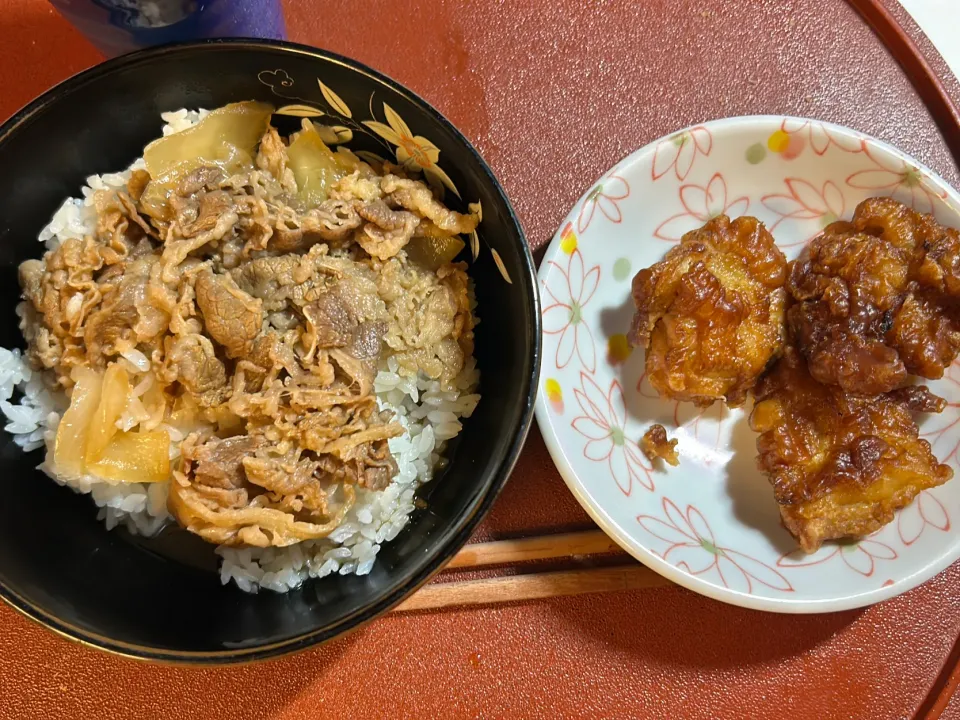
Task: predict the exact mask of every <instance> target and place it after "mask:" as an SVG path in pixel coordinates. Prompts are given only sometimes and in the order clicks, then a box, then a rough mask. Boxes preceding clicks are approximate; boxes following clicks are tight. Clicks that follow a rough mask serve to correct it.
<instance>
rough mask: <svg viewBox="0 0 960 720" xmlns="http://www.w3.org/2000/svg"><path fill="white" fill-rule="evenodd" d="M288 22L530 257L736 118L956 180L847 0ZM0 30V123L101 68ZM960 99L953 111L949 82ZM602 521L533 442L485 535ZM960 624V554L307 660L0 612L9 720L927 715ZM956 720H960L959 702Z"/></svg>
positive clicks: (429, 7)
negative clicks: (440, 152)
mask: <svg viewBox="0 0 960 720" xmlns="http://www.w3.org/2000/svg"><path fill="white" fill-rule="evenodd" d="M890 5H891V9H893V10H895V12H896V14H897V16H898V18H900V19H901V20H902V21H903V22H904V23H905V24H907V25H908V26H909V29H910V32H911V33H912V34H913V35H914V36H915V37H917V36H918V35H919V31H918V30H917V28H916V26H915V25H913V24H912V22H910V21H909V19H908V18H907V16H906V13H904V12H903V11H902V10H901V9H900V8H899V6H894V5H893V3H892V0H891V2H890ZM286 9H287V23H288V29H289V34H290V37H291V38H292V39H294V40H298V41H301V42H306V43H310V44H313V45H317V46H320V47H324V48H327V49H330V50H334V51H336V52H340V53H343V54H345V55H349V56H352V57H354V58H356V59H358V60H361V61H363V62H365V63H368V64H369V65H371V66H373V67H375V68H377V69H378V70H381V71H383V72H385V73H387V74H388V75H391V76H392V77H394V78H396V79H397V80H399V81H400V82H402V83H404V84H406V85H407V86H408V87H410V88H412V89H413V90H414V91H416V92H417V93H419V94H420V95H422V96H423V97H425V98H426V99H427V100H428V101H430V102H431V103H433V104H434V105H435V106H436V107H437V108H439V109H440V111H441V112H443V113H444V114H446V115H447V117H449V118H450V119H451V120H452V121H453V122H454V123H455V124H456V125H457V126H458V127H459V128H460V129H461V130H462V131H463V132H464V133H465V134H466V135H467V137H469V138H470V139H471V140H472V141H473V142H474V143H475V144H476V145H477V147H478V148H479V149H480V151H481V153H482V154H483V155H484V157H485V158H486V159H487V161H488V162H489V163H490V165H491V166H492V167H493V169H494V171H495V172H496V173H497V175H498V176H499V178H500V179H501V181H502V182H503V183H504V185H505V187H506V190H507V192H508V194H509V195H510V197H511V198H512V200H513V202H514V204H515V206H516V209H517V211H518V213H519V215H520V218H521V220H522V222H523V225H524V227H525V229H526V232H527V234H528V237H529V239H530V243H531V245H532V246H533V248H534V249H539V248H542V247H543V246H544V245H545V244H546V243H547V242H548V241H549V239H550V237H551V235H552V234H553V232H554V230H555V228H556V227H557V225H558V223H559V222H560V220H561V218H562V217H563V216H564V214H565V213H566V211H567V209H568V208H569V207H570V206H571V205H572V203H573V202H574V201H575V200H576V198H577V197H579V195H580V194H581V192H582V191H583V190H584V188H586V187H587V185H588V184H589V183H590V182H592V181H593V180H594V179H595V178H596V177H598V176H599V175H600V174H601V173H602V172H603V171H604V170H605V169H606V168H607V167H609V166H610V165H612V164H613V163H614V162H616V161H617V160H618V159H619V158H620V157H622V156H624V155H626V154H627V153H629V152H630V151H632V150H634V149H636V148H638V147H640V146H642V145H644V144H646V143H647V142H649V141H650V140H653V139H655V138H657V137H659V136H661V135H664V134H666V133H669V132H671V131H673V130H675V129H677V128H679V127H682V126H685V125H688V124H691V123H694V122H698V121H702V120H707V119H711V118H718V117H724V116H730V115H740V114H751V113H789V114H796V115H811V116H817V117H820V118H822V119H825V120H832V121H835V122H839V123H843V124H846V125H850V126H853V127H855V128H857V129H859V130H862V131H865V132H867V133H871V134H873V135H876V136H878V137H880V138H883V139H884V140H887V141H889V142H891V143H893V144H895V145H897V146H899V147H901V148H902V149H903V150H905V151H906V152H908V153H911V154H912V155H914V156H916V157H917V158H919V159H920V160H922V161H923V162H925V163H927V164H928V165H930V166H931V167H933V168H934V169H935V170H937V171H938V172H940V173H941V174H942V175H943V176H944V177H946V178H947V180H948V181H950V182H951V183H952V184H954V185H958V184H960V183H958V180H960V174H958V170H957V167H956V166H955V165H954V164H953V162H952V161H951V160H950V158H949V155H948V153H947V150H946V147H945V145H944V143H943V140H942V138H941V137H940V136H939V134H938V132H937V129H936V127H935V126H934V124H933V122H932V120H931V119H930V116H929V115H928V113H927V112H926V111H925V109H924V107H923V105H922V103H921V101H920V99H919V98H918V97H917V95H916V93H915V92H914V91H913V90H912V88H911V86H910V84H909V83H908V81H907V79H906V78H905V76H904V75H903V74H902V73H901V71H900V70H899V68H898V66H897V65H896V63H895V62H894V60H893V59H892V58H891V57H890V56H889V55H888V54H887V52H886V51H885V50H884V48H883V47H882V45H881V44H880V43H879V41H878V40H877V39H876V38H875V37H874V36H873V34H872V33H871V32H870V30H869V29H868V28H867V27H866V26H865V25H864V24H863V22H862V21H861V20H860V19H859V17H858V16H857V15H856V14H855V13H854V12H853V11H852V10H851V9H850V8H849V7H848V6H847V5H846V4H845V3H844V2H843V1H842V0H763V1H760V0H756V1H754V0H728V1H726V2H724V0H676V1H674V2H667V1H666V0H664V1H661V0H643V1H642V2H640V1H637V0H633V1H630V0H619V1H614V0H609V1H606V2H597V1H593V0H591V1H590V2H584V1H583V0H562V1H560V2H552V3H548V2H546V1H545V0H544V1H543V2H531V1H530V0H527V1H525V2H524V1H522V0H498V1H495V0H472V1H471V2H453V1H447V0H433V1H430V2H418V1H417V0H389V1H388V0H354V1H353V2H349V3H348V2H332V1H330V2H327V1H311V0H288V2H287V3H286ZM0 37H2V38H3V40H2V42H0V117H6V116H8V115H10V114H11V113H13V112H14V111H15V110H16V109H17V108H18V107H20V106H21V105H22V104H24V103H26V102H27V101H29V100H30V99H31V98H33V97H34V96H35V95H37V94H39V93H41V92H42V91H44V90H46V89H47V88H48V87H49V86H51V85H53V84H54V83H56V82H58V81H60V80H62V79H63V78H65V77H67V76H68V75H70V74H72V73H74V72H76V71H78V70H81V69H83V68H86V67H88V66H90V65H92V64H94V63H96V62H97V61H98V60H99V59H100V56H99V55H98V53H97V52H96V51H95V50H94V49H93V48H92V47H91V46H90V45H89V44H87V42H86V41H85V40H84V39H83V38H82V37H81V36H80V35H79V34H77V33H76V32H75V31H74V30H73V29H72V28H71V27H70V26H69V25H67V24H66V23H65V22H64V21H62V20H61V19H60V17H59V16H58V15H56V14H55V13H54V12H53V11H52V10H51V9H50V8H49V6H48V5H47V4H46V3H45V2H44V1H43V0H4V2H3V4H2V6H0ZM919 40H920V41H921V43H922V45H923V47H924V49H925V50H926V51H927V52H928V53H931V54H932V57H931V60H932V61H933V64H934V66H935V68H936V69H937V70H938V71H939V72H940V73H941V75H942V76H946V75H948V73H947V72H946V69H945V65H944V63H943V62H942V60H941V59H940V58H939V56H935V53H933V51H932V47H931V46H930V45H929V43H927V42H926V41H925V39H924V38H922V37H921V38H919ZM948 89H949V91H950V92H951V93H952V94H953V96H954V97H955V98H960V87H958V85H957V83H956V81H955V80H954V79H952V78H950V79H949V80H948ZM5 501H6V502H9V501H12V500H11V499H7V500H5ZM588 525H589V521H588V520H587V517H586V515H585V514H584V513H583V511H582V510H581V509H580V508H579V506H578V505H577V504H576V502H575V501H574V500H573V498H572V496H571V495H570V494H569V493H568V492H567V490H566V488H565V486H564V485H563V482H562V481H561V479H560V476H559V475H558V474H557V472H556V470H555V469H554V467H553V465H552V463H551V461H550V457H549V456H548V454H547V451H546V449H545V447H544V444H543V442H542V440H541V438H540V436H539V434H538V433H537V431H536V429H534V431H533V432H532V433H531V436H530V439H529V441H528V443H527V447H526V449H525V450H524V453H523V456H522V458H521V460H520V463H519V465H518V467H517V469H516V471H515V473H514V475H513V478H512V479H511V481H510V483H509V484H508V486H507V488H506V490H505V491H504V492H503V495H502V496H501V498H500V500H499V501H498V502H497V504H496V506H495V507H494V510H493V512H492V513H491V514H490V516H489V517H488V518H487V520H486V521H485V522H484V523H483V525H482V526H481V529H480V530H479V531H478V534H477V537H478V538H480V539H489V538H500V537H514V536H518V535H523V534H530V533H534V532H539V531H553V530H559V529H571V528H578V527H587V526H588ZM157 612H162V611H161V610H160V609H158V608H144V613H145V615H147V616H149V615H150V614H152V613H157ZM158 621H159V620H158ZM958 633H960V565H954V566H953V567H952V568H950V569H948V570H947V571H945V572H944V573H942V574H941V575H940V576H938V577H937V578H935V579H933V580H931V581H930V582H928V583H926V584H925V585H924V586H922V587H920V588H918V589H916V590H914V591H912V592H909V593H907V594H906V595H903V596H901V597H899V598H897V599H895V600H891V601H889V602H886V603H882V604H880V605H878V606H875V607H872V608H869V609H867V610H863V611H851V612H843V613H837V614H832V615H820V616H808V617H791V616H777V615H768V614H763V613H759V612H753V611H748V610H741V609H738V608H734V607H728V606H726V605H722V604H720V603H717V602H713V601H710V600H707V599H705V598H702V597H699V596H697V595H694V594H692V593H690V592H687V591H685V590H681V589H679V588H675V587H668V588H662V589H656V590H644V591H636V592H622V593H612V594H607V595H598V596H582V597H577V598H566V599H557V600H548V601H541V602H535V603H526V604H518V605H513V606H503V607H489V608H483V609H468V610H458V611H446V612H438V613H427V614H413V615H393V616H389V617H386V618H383V619H381V620H379V621H377V622H375V623H373V624H372V625H370V626H368V627H367V628H365V629H363V630H361V631H360V632H357V633H355V634H354V635H352V636H350V637H347V638H345V639H342V640H340V641H337V642H333V643H331V644H329V645H326V646H325V647H322V648H318V649H315V650H312V651H307V652H304V653H301V654H298V655H296V656H293V657H288V658H285V659H282V660H278V661H274V662H269V663H265V664H259V665H254V666H247V667H235V668H225V669H209V670H196V669H188V668H172V667H159V666H153V665H146V664H140V663H136V662H133V661H129V660H124V659H120V658H116V657H112V656H108V655H105V654H102V653H99V652H95V651H93V650H89V649H86V648H83V647H80V646H78V645H75V644H72V643H69V642H67V641H66V640H63V639H61V638H59V637H56V636H54V635H53V634H51V633H49V632H47V631H46V630H43V629H42V628H40V627H39V626H37V625H35V624H33V623H31V622H29V621H28V620H26V619H24V618H23V617H21V616H20V615H18V614H17V613H15V612H14V611H12V610H10V609H9V608H7V607H5V606H4V607H0V716H2V717H5V718H18V719H20V718H54V717H56V718H81V717H90V718H104V717H143V718H153V719H155V720H160V719H161V718H174V717H176V718H187V717H190V718H204V719H210V720H214V719H218V718H235V717H272V718H283V719H285V720H287V719H290V720H292V719H293V718H318V717H321V716H346V717H364V718H374V717H418V718H426V717H445V718H450V717H490V718H494V717H508V716H509V717H520V716H522V717H527V718H539V717H543V718H547V717H550V718H553V717H561V716H563V717H579V716H595V717H651V718H661V717H668V718H718V717H746V716H749V717H755V718H761V717H764V718H766V717H770V718H778V719H780V720H786V719H788V718H824V719H825V718H870V719H871V720H873V719H877V720H885V719H887V718H907V717H912V716H913V715H914V713H915V712H917V711H918V709H923V703H924V698H925V697H926V695H927V693H928V691H929V689H930V687H931V686H932V684H933V683H934V682H935V681H936V679H937V677H938V675H940V673H941V670H942V668H943V666H944V663H945V662H946V660H947V658H948V655H949V654H950V652H951V648H952V647H953V644H954V641H955V639H956V638H957V636H958ZM944 717H953V718H960V705H958V702H957V701H956V700H954V701H953V703H952V705H951V707H950V709H949V710H948V711H947V713H946V714H945V715H944Z"/></svg>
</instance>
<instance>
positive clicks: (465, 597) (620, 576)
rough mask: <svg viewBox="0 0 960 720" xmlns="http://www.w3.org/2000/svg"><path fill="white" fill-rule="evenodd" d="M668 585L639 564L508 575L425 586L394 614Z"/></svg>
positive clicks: (404, 602)
mask: <svg viewBox="0 0 960 720" xmlns="http://www.w3.org/2000/svg"><path fill="white" fill-rule="evenodd" d="M667 584H669V581H668V580H666V579H664V578H662V577H660V576H659V575H657V574H656V573H655V572H653V570H650V569H649V568H646V567H644V566H643V565H639V564H637V565H625V566H620V567H602V568H589V569H584V570H561V571H559V572H545V573H532V574H529V575H509V576H506V577H497V578H486V579H483V580H466V581H464V582H449V583H433V584H431V585H425V586H424V587H422V588H420V590H419V591H418V592H416V593H415V594H413V595H411V596H410V597H409V598H407V599H406V600H404V601H403V602H402V603H400V604H399V605H397V607H395V608H394V609H393V611H394V612H409V611H411V610H431V609H435V608H442V607H450V606H453V605H461V606H463V605H489V604H494V603H505V602H517V601H519V600H536V599H539V598H550V597H564V596H569V595H583V594H585V593H595V592H612V591H614V590H636V589H639V588H652V587H660V586H662V585H667Z"/></svg>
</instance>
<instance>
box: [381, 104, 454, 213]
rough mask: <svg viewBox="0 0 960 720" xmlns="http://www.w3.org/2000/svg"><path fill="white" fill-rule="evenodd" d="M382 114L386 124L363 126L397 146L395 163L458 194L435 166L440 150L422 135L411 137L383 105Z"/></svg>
mask: <svg viewBox="0 0 960 720" xmlns="http://www.w3.org/2000/svg"><path fill="white" fill-rule="evenodd" d="M383 114H384V115H385V116H386V118H387V123H388V124H386V125H385V124H383V123H382V122H377V121H376V120H364V122H363V124H364V125H366V126H367V127H368V128H370V129H371V130H373V132H375V133H376V134H377V135H379V136H380V137H382V138H383V139H384V140H386V141H387V142H388V143H390V144H391V145H395V146H396V153H397V162H398V163H399V164H400V165H403V167H404V168H406V169H407V170H422V171H423V173H424V174H425V175H426V176H427V178H428V179H433V180H436V181H439V182H440V183H441V184H442V185H443V186H444V187H446V188H447V189H448V190H450V191H451V192H453V193H454V194H455V195H456V196H457V197H460V193H459V191H458V190H457V188H456V186H455V185H454V184H453V181H452V180H451V179H450V177H449V176H448V175H447V174H446V173H445V172H444V171H443V170H442V169H441V168H440V166H439V165H437V161H438V160H439V159H440V149H439V148H438V147H437V146H436V145H434V144H433V143H432V142H430V141H429V140H428V139H427V138H425V137H423V136H422V135H414V134H413V132H412V131H411V130H410V127H409V126H408V125H407V123H405V122H404V120H403V118H402V117H400V116H399V115H398V114H397V112H396V111H395V110H394V109H393V108H392V107H390V106H389V105H387V103H384V104H383Z"/></svg>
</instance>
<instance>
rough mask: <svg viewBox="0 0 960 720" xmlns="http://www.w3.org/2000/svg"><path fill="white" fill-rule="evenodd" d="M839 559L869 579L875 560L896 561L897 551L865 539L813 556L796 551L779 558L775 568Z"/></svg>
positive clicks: (828, 549) (815, 563) (825, 549)
mask: <svg viewBox="0 0 960 720" xmlns="http://www.w3.org/2000/svg"><path fill="white" fill-rule="evenodd" d="M838 557H839V558H840V559H841V560H843V562H844V563H845V564H846V566H847V567H848V568H850V569H851V570H855V571H856V572H858V573H860V574H861V575H863V576H864V577H871V576H872V575H873V571H874V569H875V568H876V561H877V560H896V559H897V551H896V550H894V549H893V548H892V547H890V546H889V545H886V544H884V543H882V542H878V541H877V540H870V539H869V538H865V539H863V540H859V541H857V542H851V543H847V542H844V543H838V544H835V545H833V546H831V547H829V548H826V547H825V548H821V549H820V550H819V551H818V552H816V553H814V554H813V555H807V554H806V553H805V552H804V551H803V550H800V549H797V550H793V551H791V552H788V553H786V554H784V555H781V556H780V559H779V560H777V567H782V568H791V569H792V568H801V567H812V566H813V565H822V564H823V563H826V562H830V561H831V560H833V559H834V558H838Z"/></svg>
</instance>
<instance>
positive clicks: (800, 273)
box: [787, 198, 960, 395]
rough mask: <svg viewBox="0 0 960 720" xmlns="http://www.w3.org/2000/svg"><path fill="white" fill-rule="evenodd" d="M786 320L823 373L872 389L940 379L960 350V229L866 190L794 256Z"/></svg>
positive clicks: (817, 373) (816, 372)
mask: <svg viewBox="0 0 960 720" xmlns="http://www.w3.org/2000/svg"><path fill="white" fill-rule="evenodd" d="M787 289H788V290H789V292H790V294H791V296H792V298H793V300H794V301H796V304H794V305H793V306H792V307H791V308H790V310H789V312H788V315H787V317H788V322H789V325H790V329H791V331H792V333H793V335H794V337H795V338H796V342H797V347H798V349H799V350H800V352H801V353H803V355H804V356H805V357H806V358H807V360H808V362H809V365H810V371H811V373H813V376H814V377H815V378H816V379H817V380H819V381H820V382H824V383H830V384H836V385H840V387H842V388H843V389H844V390H847V391H848V392H855V393H863V394H870V395H872V394H877V393H883V392H887V391H889V390H892V389H894V388H897V387H901V386H902V385H904V384H905V382H906V380H907V376H908V374H914V375H920V376H922V377H925V378H930V379H936V378H940V377H942V376H943V373H944V370H945V368H946V367H948V366H949V365H950V363H952V362H953V360H954V359H955V358H956V356H957V352H958V351H960V233H958V232H957V231H956V230H953V229H948V228H945V227H942V226H941V225H939V224H938V223H937V222H936V221H935V220H934V219H933V218H932V217H931V216H930V215H923V214H921V213H918V212H916V211H914V210H912V209H910V208H908V207H906V206H905V205H903V204H902V203H899V202H897V201H896V200H893V199H891V198H870V199H868V200H864V201H863V202H862V203H860V205H858V206H857V209H856V211H855V212H854V215H853V220H852V221H851V222H844V221H840V222H835V223H832V224H831V225H829V226H827V228H826V229H825V230H824V231H823V233H822V234H820V235H819V236H817V237H816V238H814V239H813V240H812V241H811V242H810V244H809V245H808V246H807V247H806V248H805V249H804V251H803V253H802V254H801V256H800V257H799V258H798V259H797V261H796V262H795V263H794V264H793V267H792V270H791V272H790V278H789V280H788V281H787Z"/></svg>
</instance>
